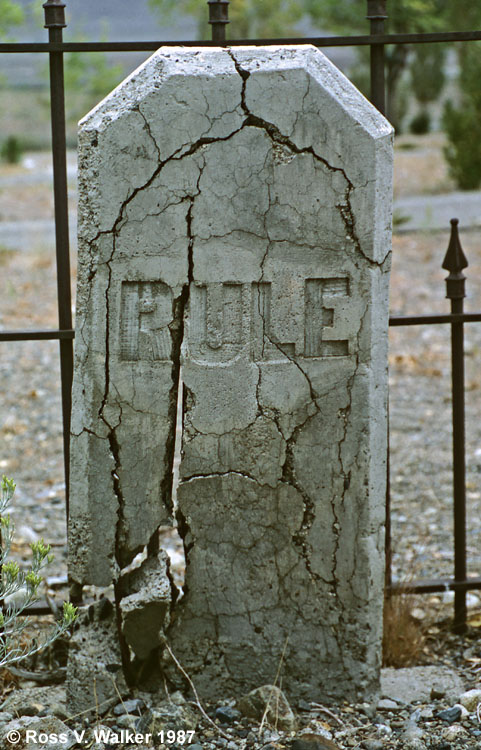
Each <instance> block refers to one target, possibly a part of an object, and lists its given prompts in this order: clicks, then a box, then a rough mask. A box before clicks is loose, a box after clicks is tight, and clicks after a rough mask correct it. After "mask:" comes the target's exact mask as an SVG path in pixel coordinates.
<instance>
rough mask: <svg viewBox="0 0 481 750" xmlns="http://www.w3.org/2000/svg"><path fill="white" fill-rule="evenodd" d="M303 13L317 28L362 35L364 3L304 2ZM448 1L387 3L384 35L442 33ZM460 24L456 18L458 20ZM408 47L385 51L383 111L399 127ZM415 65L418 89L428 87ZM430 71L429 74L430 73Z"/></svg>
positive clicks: (355, 0) (356, 0) (396, 46)
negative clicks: (402, 82)
mask: <svg viewBox="0 0 481 750" xmlns="http://www.w3.org/2000/svg"><path fill="white" fill-rule="evenodd" d="M304 2H305V5H306V10H307V11H308V13H309V15H310V17H311V18H312V20H313V21H314V22H315V23H316V24H317V25H321V26H322V25H324V26H325V27H326V28H329V29H332V30H333V31H335V32H338V33H343V34H346V33H353V34H365V33H366V30H367V27H366V20H365V17H366V12H367V3H366V2H360V1H359V0H343V1H342V2H339V1H338V0H304ZM448 8H449V0H395V2H390V0H388V2H387V14H388V19H387V22H386V32H387V33H391V34H407V33H423V32H435V31H442V30H443V29H447V28H449V26H448V19H447V11H448ZM458 22H459V19H458ZM410 53H411V47H410V46H409V45H407V44H402V45H401V44H394V45H389V46H387V47H386V48H385V55H386V83H387V101H386V109H387V116H388V119H389V120H390V121H391V122H392V123H393V125H394V126H395V127H397V128H399V124H400V119H401V118H400V112H399V107H398V92H399V83H400V81H401V77H402V74H403V73H404V71H405V70H406V68H407V66H408V63H409V60H410ZM412 62H413V69H414V66H416V72H415V77H416V84H417V86H418V88H421V87H423V86H424V88H426V87H427V86H429V82H423V83H421V79H422V78H423V75H424V72H425V68H424V66H423V62H422V61H421V64H419V63H420V61H419V58H417V57H415V58H414V59H413V58H412ZM429 72H430V71H429Z"/></svg>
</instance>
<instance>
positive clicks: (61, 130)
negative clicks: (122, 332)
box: [42, 0, 73, 519]
mask: <svg viewBox="0 0 481 750" xmlns="http://www.w3.org/2000/svg"><path fill="white" fill-rule="evenodd" d="M42 7H43V9H44V11H45V28H46V29H48V38H49V42H54V43H55V42H62V40H63V29H64V27H65V26H66V25H67V24H66V23H65V3H63V2H62V0H47V2H45V3H44V4H43V6H42ZM49 62H50V111H51V123H52V156H53V189H54V206H55V247H56V257H57V295H58V320H59V328H60V329H69V328H72V301H71V291H70V254H69V233H68V193H67V159H66V138H65V91H64V75H63V53H62V52H49ZM72 375H73V343H72V340H71V339H60V376H61V382H62V417H63V451H64V468H65V496H66V506H67V519H68V508H69V504H68V502H69V474H70V472H69V454H70V412H71V407H72Z"/></svg>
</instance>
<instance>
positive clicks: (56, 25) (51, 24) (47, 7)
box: [42, 0, 67, 29]
mask: <svg viewBox="0 0 481 750" xmlns="http://www.w3.org/2000/svg"><path fill="white" fill-rule="evenodd" d="M42 8H43V9H44V12H45V24H44V28H46V29H63V28H65V26H66V25H67V24H66V22H65V3H64V2H62V0H47V1H46V2H45V3H44V4H43V5H42Z"/></svg>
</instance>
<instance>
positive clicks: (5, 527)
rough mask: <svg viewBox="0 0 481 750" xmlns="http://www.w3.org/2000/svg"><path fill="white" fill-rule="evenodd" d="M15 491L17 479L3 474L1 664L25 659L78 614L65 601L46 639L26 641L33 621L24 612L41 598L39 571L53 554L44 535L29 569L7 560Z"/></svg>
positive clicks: (0, 493)
mask: <svg viewBox="0 0 481 750" xmlns="http://www.w3.org/2000/svg"><path fill="white" fill-rule="evenodd" d="M14 492H15V483H14V482H13V480H12V479H7V477H6V476H5V475H3V477H2V481H1V483H0V569H1V572H0V601H1V604H2V606H1V611H0V667H5V666H7V665H8V664H12V663H14V662H18V661H21V660H22V659H26V658H27V657H28V656H32V654H35V653H37V652H38V651H40V650H41V649H43V648H45V646H48V645H49V644H51V643H52V642H53V641H54V640H56V638H58V637H59V636H60V635H62V634H63V633H65V631H66V630H68V628H69V627H70V626H71V625H72V623H73V622H74V620H75V618H76V616H77V615H76V607H74V606H73V605H72V604H70V602H64V605H63V617H62V620H61V621H60V622H58V623H57V624H56V625H55V627H54V628H53V629H52V631H51V632H50V633H49V635H48V637H47V638H46V640H45V641H43V642H42V643H40V644H39V643H38V642H37V641H32V643H30V644H29V643H27V644H26V643H25V639H24V636H23V634H24V631H25V628H26V627H27V625H29V624H30V621H29V620H28V619H27V618H26V617H21V614H22V612H24V610H25V609H26V608H27V607H29V606H30V605H31V604H33V602H35V601H37V600H38V595H37V592H38V588H39V586H40V584H41V583H42V580H43V579H42V576H41V575H40V571H41V570H42V568H44V567H45V565H47V564H48V563H49V562H51V561H52V560H53V557H52V555H50V545H48V544H47V545H46V544H44V542H43V539H41V540H40V541H38V542H34V543H33V544H31V545H30V547H31V550H32V564H31V568H30V570H28V571H27V572H25V571H22V570H20V568H19V565H18V563H16V562H14V561H7V558H8V555H9V553H10V548H11V544H12V539H13V535H14V531H15V527H14V525H13V523H12V521H11V519H10V516H9V515H6V514H5V511H6V509H7V507H8V505H9V503H10V501H11V499H12V497H13V493H14ZM9 599H10V601H11V602H12V603H10V602H9ZM13 599H14V600H13ZM12 600H13V601H12Z"/></svg>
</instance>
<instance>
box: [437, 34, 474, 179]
mask: <svg viewBox="0 0 481 750" xmlns="http://www.w3.org/2000/svg"><path fill="white" fill-rule="evenodd" d="M459 63H460V71H461V72H460V76H459V87H460V91H461V100H460V102H459V105H457V106H454V104H453V103H452V102H451V101H449V102H447V103H446V106H445V109H444V115H443V125H444V129H445V131H446V135H447V139H448V145H447V146H446V147H445V149H444V156H445V158H446V161H447V163H448V166H449V172H450V174H451V176H452V177H453V178H454V180H455V181H456V184H457V185H458V187H460V188H461V190H475V189H476V188H478V187H479V185H480V184H481V86H480V85H479V81H480V78H481V46H480V45H479V44H478V43H471V44H467V45H465V46H464V49H463V50H462V54H460V59H459Z"/></svg>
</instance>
